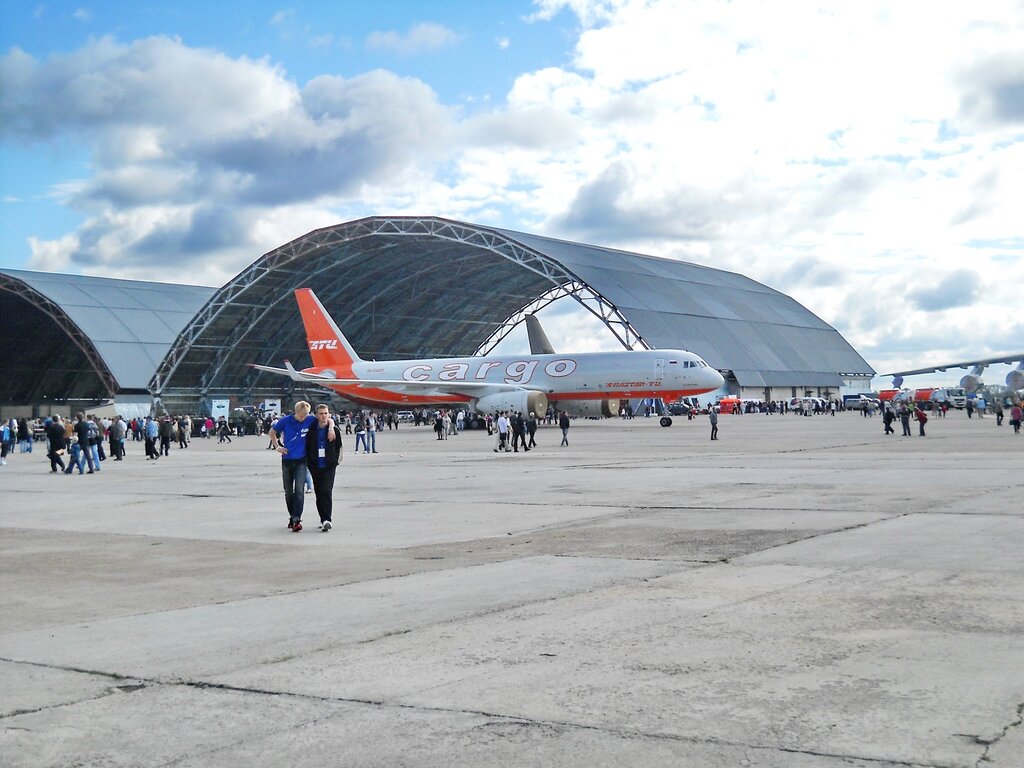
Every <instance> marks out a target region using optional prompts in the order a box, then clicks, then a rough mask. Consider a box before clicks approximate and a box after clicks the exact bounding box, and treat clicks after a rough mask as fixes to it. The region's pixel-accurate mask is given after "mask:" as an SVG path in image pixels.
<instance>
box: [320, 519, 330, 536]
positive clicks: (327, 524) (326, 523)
mask: <svg viewBox="0 0 1024 768" xmlns="http://www.w3.org/2000/svg"><path fill="white" fill-rule="evenodd" d="M320 530H321V531H323V532H324V533H327V532H328V531H329V530H331V521H330V520H325V521H324V524H323V525H322V526H320Z"/></svg>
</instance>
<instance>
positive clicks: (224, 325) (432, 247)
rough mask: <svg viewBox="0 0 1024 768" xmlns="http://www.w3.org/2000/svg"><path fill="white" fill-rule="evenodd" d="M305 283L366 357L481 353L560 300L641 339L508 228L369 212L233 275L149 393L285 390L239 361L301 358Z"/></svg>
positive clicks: (626, 336) (633, 342) (626, 339)
mask: <svg viewBox="0 0 1024 768" xmlns="http://www.w3.org/2000/svg"><path fill="white" fill-rule="evenodd" d="M301 287H311V288H313V289H314V291H315V292H316V294H317V296H318V297H319V298H320V300H321V301H322V302H323V303H324V306H325V307H326V308H327V309H328V311H329V312H330V313H331V314H332V316H333V317H334V318H335V320H336V321H337V322H338V324H339V326H340V327H341V328H342V329H343V331H344V332H345V334H346V336H348V337H349V340H350V341H351V342H352V344H353V345H354V346H355V348H356V351H357V352H358V353H359V355H360V356H361V357H363V358H364V359H367V360H373V359H377V358H388V359H391V358H399V359H400V358H414V357H429V356H444V355H472V354H478V353H486V352H487V351H489V350H490V349H492V348H493V347H494V346H495V345H496V344H498V343H499V342H500V341H501V340H502V339H503V338H504V337H505V336H506V335H507V334H508V333H509V332H510V331H511V330H512V329H513V328H514V327H515V325H516V324H517V323H518V322H519V321H521V320H522V319H523V317H525V315H526V314H527V313H529V312H535V311H537V310H539V309H541V308H543V307H545V306H547V305H548V304H550V303H552V302H553V301H556V300H558V299H560V298H563V297H566V296H571V297H572V298H574V299H575V300H576V301H578V302H579V303H580V304H582V305H583V306H584V307H586V308H587V309H588V310H589V311H590V312H592V313H593V314H594V315H596V316H597V317H598V318H600V319H601V321H602V322H603V323H604V324H605V325H606V326H607V327H608V328H609V329H610V330H611V332H612V333H613V334H615V336H616V338H618V340H619V341H620V342H621V343H622V344H623V346H625V347H627V348H630V349H632V348H638V347H639V348H647V346H648V345H647V343H646V342H645V341H644V339H643V337H642V336H641V335H640V334H639V333H638V332H637V331H636V329H635V328H634V327H633V326H632V324H631V323H630V322H629V320H628V319H627V318H626V317H625V316H623V315H622V313H620V312H619V311H618V310H617V309H616V307H615V306H614V304H612V303H611V302H609V301H608V300H607V299H606V298H605V297H603V296H602V295H601V294H600V293H598V292H596V291H594V290H593V289H592V288H591V287H590V286H588V285H587V284H586V283H585V282H583V281H581V280H579V279H578V278H577V277H576V276H575V275H574V274H573V273H572V272H571V271H570V270H568V269H566V268H565V267H564V266H563V265H562V264H561V263H559V262H558V261H557V260H556V259H553V258H551V257H549V256H548V255H546V254H545V253H543V252H540V251H537V250H536V249H533V248H530V247H528V246H524V245H523V244H522V243H520V242H518V241H517V240H515V239H514V238H513V237H512V236H511V235H510V233H505V232H502V231H500V230H494V229H488V228H483V227H477V226H474V225H472V224H465V223H461V222H456V221H450V220H446V219H440V218H435V217H405V216H395V217H371V218H366V219H359V220H357V221H353V222H349V223H346V224H339V225H336V226H332V227H326V228H323V229H318V230H315V231H313V232H310V233H309V234H307V235H304V236H302V237H300V238H297V239H296V240H293V241H292V242H290V243H287V244H285V245H283V246H281V247H280V248H277V249H275V250H273V251H270V252H269V253H267V254H265V255H264V256H263V257H261V258H260V259H258V260H257V261H256V262H254V263H253V264H252V265H250V266H249V267H248V268H247V269H245V270H243V271H242V272H241V273H239V275H237V276H236V277H235V278H234V279H232V280H231V281H230V282H229V283H227V284H226V285H225V286H224V287H223V288H221V289H220V290H219V291H218V292H217V293H216V294H215V295H214V296H213V297H212V298H211V299H210V301H209V302H207V304H206V305H205V306H203V308H202V309H201V310H200V311H199V312H198V313H197V315H196V317H195V318H193V320H192V322H191V323H190V324H189V325H188V326H186V327H185V328H184V329H183V330H182V332H181V334H180V335H179V336H178V339H177V340H176V341H175V343H174V345H173V346H172V348H171V350H170V351H169V353H168V355H167V357H166V358H165V359H164V361H163V362H162V364H161V365H160V366H159V368H158V369H157V371H156V373H155V374H154V376H153V379H152V381H151V382H150V389H151V391H152V393H153V395H154V396H155V397H158V398H161V399H162V400H166V399H172V400H173V399H174V398H175V397H182V396H186V395H187V394H188V393H189V392H190V391H194V389H195V387H196V386H198V389H199V392H200V394H201V395H203V396H205V395H207V394H209V393H211V392H223V393H238V394H244V395H245V396H253V395H259V394H261V393H263V394H265V393H279V392H280V391H281V389H282V386H284V387H285V388H286V389H287V385H288V382H286V381H284V380H281V379H279V378H277V377H272V376H268V375H267V374H265V373H262V372H259V371H254V370H252V369H249V368H248V367H247V366H246V363H250V362H255V363H269V364H279V363H280V359H281V357H282V356H288V355H289V354H294V353H301V354H302V355H303V358H304V359H306V358H308V354H306V353H305V351H304V350H305V348H306V343H305V335H304V333H303V331H302V324H301V319H300V318H299V314H298V310H297V308H296V305H295V301H294V298H293V292H294V291H295V290H296V289H297V288H301ZM294 362H296V364H298V363H299V361H298V360H296V361H294ZM303 364H308V362H304V363H303Z"/></svg>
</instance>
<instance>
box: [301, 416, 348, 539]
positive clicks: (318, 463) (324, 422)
mask: <svg viewBox="0 0 1024 768" xmlns="http://www.w3.org/2000/svg"><path fill="white" fill-rule="evenodd" d="M330 418H331V413H330V409H329V408H328V407H327V406H326V405H325V404H323V403H321V404H320V405H318V406H317V407H316V423H315V424H314V425H313V426H312V427H311V428H310V430H309V431H308V432H307V433H306V469H307V471H308V472H309V473H310V474H312V476H313V492H314V493H315V494H316V511H317V512H318V513H319V515H320V530H321V531H323V532H324V533H327V532H328V531H329V530H331V528H332V527H333V525H334V522H333V521H332V513H333V508H334V501H333V498H332V497H333V494H334V475H335V473H336V472H337V470H338V464H339V462H341V453H342V446H341V430H340V429H339V428H338V427H337V426H331V425H330ZM332 432H333V434H334V439H333V440H330V439H328V434H329V433H332Z"/></svg>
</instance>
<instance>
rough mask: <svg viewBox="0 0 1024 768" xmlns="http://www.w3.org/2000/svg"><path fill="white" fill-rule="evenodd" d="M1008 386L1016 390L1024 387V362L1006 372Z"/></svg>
mask: <svg viewBox="0 0 1024 768" xmlns="http://www.w3.org/2000/svg"><path fill="white" fill-rule="evenodd" d="M1006 386H1007V387H1009V388H1010V389H1012V390H1014V391H1017V390H1018V389H1024V363H1021V364H1020V365H1018V366H1017V367H1016V368H1014V369H1013V370H1012V371H1010V372H1009V373H1008V374H1006Z"/></svg>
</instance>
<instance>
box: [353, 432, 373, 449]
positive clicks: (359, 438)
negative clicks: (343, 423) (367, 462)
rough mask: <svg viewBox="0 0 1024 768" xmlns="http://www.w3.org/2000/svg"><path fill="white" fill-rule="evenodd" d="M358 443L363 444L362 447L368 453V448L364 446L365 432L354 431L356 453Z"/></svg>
mask: <svg viewBox="0 0 1024 768" xmlns="http://www.w3.org/2000/svg"><path fill="white" fill-rule="evenodd" d="M360 443H362V444H363V448H364V449H365V450H366V452H367V453H369V452H370V449H369V448H367V447H366V433H365V432H356V453H359V444H360Z"/></svg>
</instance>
